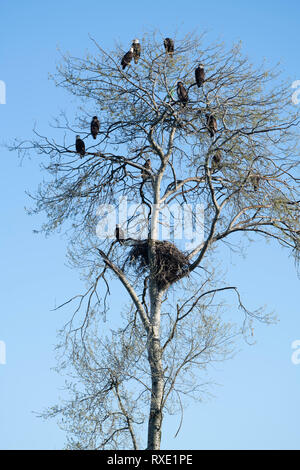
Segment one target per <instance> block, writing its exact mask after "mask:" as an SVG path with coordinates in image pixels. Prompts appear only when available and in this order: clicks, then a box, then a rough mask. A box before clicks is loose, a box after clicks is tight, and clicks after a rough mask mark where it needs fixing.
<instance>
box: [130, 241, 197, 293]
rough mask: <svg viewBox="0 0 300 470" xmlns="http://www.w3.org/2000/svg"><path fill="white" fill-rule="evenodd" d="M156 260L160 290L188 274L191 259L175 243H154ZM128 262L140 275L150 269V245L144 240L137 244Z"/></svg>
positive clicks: (156, 274)
mask: <svg viewBox="0 0 300 470" xmlns="http://www.w3.org/2000/svg"><path fill="white" fill-rule="evenodd" d="M153 249H154V259H155V271H154V274H155V277H156V282H157V285H158V287H159V288H160V289H163V288H165V287H166V286H168V285H170V284H173V283H174V282H176V281H177V280H178V279H179V278H182V277H183V276H185V275H186V274H188V269H189V259H188V257H187V256H186V255H185V254H184V253H183V252H182V251H180V250H179V249H178V248H177V247H176V246H175V245H174V244H173V243H170V242H167V241H159V240H156V241H153ZM128 260H129V262H130V263H131V264H134V265H135V269H136V271H137V272H138V273H141V272H145V271H147V270H148V269H149V267H150V266H149V265H150V261H149V243H148V240H142V241H140V242H139V243H137V244H135V245H134V246H133V247H132V249H131V250H130V252H129V256H128Z"/></svg>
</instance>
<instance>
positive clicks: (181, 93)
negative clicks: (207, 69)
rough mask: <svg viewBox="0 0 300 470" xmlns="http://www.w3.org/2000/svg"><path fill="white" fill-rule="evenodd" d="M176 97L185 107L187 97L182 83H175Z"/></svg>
mask: <svg viewBox="0 0 300 470" xmlns="http://www.w3.org/2000/svg"><path fill="white" fill-rule="evenodd" d="M177 95H178V99H179V101H180V102H181V103H182V104H183V106H185V105H186V104H187V102H188V100H189V96H188V92H187V91H186V89H185V88H184V86H183V83H182V82H178V83H177Z"/></svg>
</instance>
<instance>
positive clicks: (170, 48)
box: [164, 38, 174, 57]
mask: <svg viewBox="0 0 300 470" xmlns="http://www.w3.org/2000/svg"><path fill="white" fill-rule="evenodd" d="M164 46H165V50H166V54H169V55H170V57H173V53H174V41H173V39H171V38H165V39H164Z"/></svg>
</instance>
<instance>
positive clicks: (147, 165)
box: [141, 158, 151, 181]
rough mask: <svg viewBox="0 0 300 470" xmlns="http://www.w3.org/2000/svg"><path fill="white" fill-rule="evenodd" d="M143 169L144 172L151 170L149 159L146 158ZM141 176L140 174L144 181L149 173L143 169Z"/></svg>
mask: <svg viewBox="0 0 300 470" xmlns="http://www.w3.org/2000/svg"><path fill="white" fill-rule="evenodd" d="M144 168H145V169H146V170H151V160H150V158H148V160H146V163H145V165H144ZM141 174H142V178H143V181H146V180H147V179H148V178H149V177H150V175H149V173H148V172H147V171H145V170H144V169H143V170H142V171H141Z"/></svg>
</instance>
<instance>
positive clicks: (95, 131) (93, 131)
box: [91, 116, 100, 139]
mask: <svg viewBox="0 0 300 470" xmlns="http://www.w3.org/2000/svg"><path fill="white" fill-rule="evenodd" d="M99 129H100V122H99V119H98V118H97V116H94V117H93V120H92V122H91V134H92V136H93V137H94V139H96V137H97V135H98V132H99Z"/></svg>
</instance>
